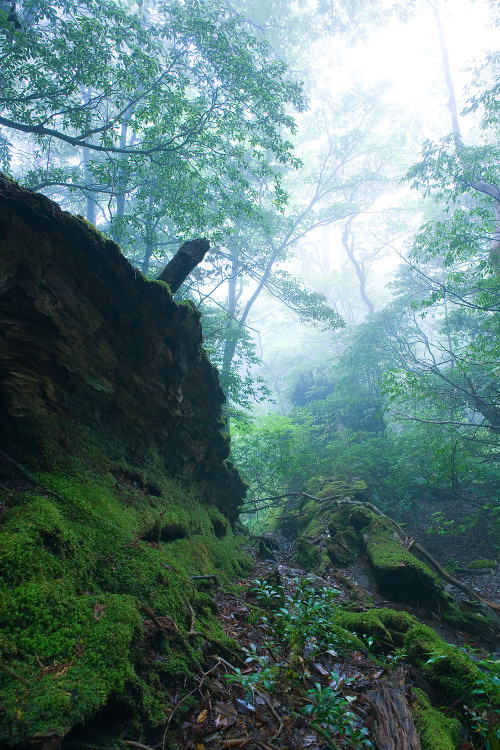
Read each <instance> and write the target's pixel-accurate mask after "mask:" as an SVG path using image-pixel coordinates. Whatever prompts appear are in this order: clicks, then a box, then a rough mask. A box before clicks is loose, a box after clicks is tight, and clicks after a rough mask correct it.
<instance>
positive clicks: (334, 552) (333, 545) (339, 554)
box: [325, 529, 361, 565]
mask: <svg viewBox="0 0 500 750" xmlns="http://www.w3.org/2000/svg"><path fill="white" fill-rule="evenodd" d="M325 546H326V549H327V553H328V557H329V558H330V560H331V561H332V563H334V564H336V565H345V564H346V563H349V562H353V561H354V560H355V559H356V558H357V557H358V555H359V553H360V551H361V543H360V540H359V537H358V535H357V534H356V532H355V531H354V530H353V529H346V530H345V531H338V532H337V533H336V534H335V535H334V536H333V537H331V538H330V539H327V540H326V541H325Z"/></svg>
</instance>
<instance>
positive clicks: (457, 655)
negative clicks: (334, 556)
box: [335, 607, 481, 703]
mask: <svg viewBox="0 0 500 750" xmlns="http://www.w3.org/2000/svg"><path fill="white" fill-rule="evenodd" d="M335 621H336V622H337V623H338V624H339V625H341V626H342V627H343V628H344V629H346V630H348V631H351V632H354V633H356V634H358V635H363V636H372V637H373V638H374V639H375V644H374V648H376V649H377V650H381V651H382V652H385V653H388V652H391V651H392V650H393V649H394V648H398V649H401V650H402V652H403V653H404V654H405V660H406V661H407V662H409V663H410V664H412V665H414V666H416V667H418V669H419V670H420V671H421V672H422V674H423V675H424V677H425V678H426V679H427V680H428V682H429V683H430V684H431V685H432V687H433V688H434V689H435V690H436V691H437V692H438V693H439V694H440V695H441V696H442V697H443V700H445V701H446V702H448V703H451V702H453V701H454V700H456V699H457V698H459V697H460V696H462V695H463V694H464V693H465V692H466V690H467V688H468V687H469V686H470V685H472V683H473V682H474V680H476V679H478V678H479V677H480V676H481V672H480V671H479V670H478V668H477V667H476V665H475V664H474V663H473V661H471V659H469V657H468V656H467V655H466V654H465V653H464V652H463V651H461V650H460V649H458V648H456V647H455V646H451V645H450V644H448V643H446V642H445V641H443V639H442V638H440V637H439V636H438V635H437V633H435V632H434V630H432V628H429V627H427V625H422V624H421V623H419V622H418V620H417V619H416V618H415V617H413V616H412V615H409V614H408V613H407V612H397V611H396V610H393V609H388V608H386V607H383V608H380V609H378V608H377V609H370V610H367V611H366V612H348V611H345V610H339V611H338V612H336V614H335Z"/></svg>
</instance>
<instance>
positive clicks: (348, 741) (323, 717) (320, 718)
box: [302, 672, 372, 748]
mask: <svg viewBox="0 0 500 750" xmlns="http://www.w3.org/2000/svg"><path fill="white" fill-rule="evenodd" d="M330 677H331V678H332V680H331V682H330V683H329V685H328V686H326V687H322V686H321V685H320V683H319V682H317V683H316V684H315V686H314V688H312V689H311V690H308V691H307V696H308V697H309V699H310V701H311V702H310V703H308V704H306V705H305V706H304V707H303V709H302V713H304V714H305V715H306V716H310V717H311V719H312V722H311V724H312V726H313V727H314V728H315V729H316V730H318V731H319V732H321V733H322V734H323V735H324V736H325V737H326V738H327V739H328V740H329V742H330V743H331V746H332V748H341V747H347V746H349V747H355V748H371V747H372V743H371V742H370V740H369V739H368V730H367V729H366V727H364V726H359V720H358V718H357V716H356V715H355V714H354V713H353V712H352V711H351V710H350V705H351V702H352V701H353V700H354V696H350V695H348V696H346V697H343V696H341V695H339V692H338V691H339V690H340V689H341V687H342V685H344V684H346V683H347V682H350V681H352V680H349V679H348V678H345V677H341V676H339V675H338V673H336V672H332V673H331V675H330Z"/></svg>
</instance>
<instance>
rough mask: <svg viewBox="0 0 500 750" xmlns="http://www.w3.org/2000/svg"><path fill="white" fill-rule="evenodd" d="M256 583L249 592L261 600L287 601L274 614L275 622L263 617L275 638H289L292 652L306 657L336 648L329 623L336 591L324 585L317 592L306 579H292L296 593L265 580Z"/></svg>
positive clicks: (287, 641)
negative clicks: (273, 585) (274, 586)
mask: <svg viewBox="0 0 500 750" xmlns="http://www.w3.org/2000/svg"><path fill="white" fill-rule="evenodd" d="M254 583H255V585H254V587H253V588H252V589H250V591H251V592H253V593H255V595H256V597H257V599H258V600H259V601H266V600H269V599H270V598H271V599H272V598H274V599H277V600H279V599H282V600H284V602H285V603H284V606H282V607H280V608H279V609H278V610H277V611H276V612H275V613H274V615H273V617H272V622H269V621H268V619H267V618H263V624H264V626H266V625H267V626H269V628H270V630H272V633H273V634H274V636H275V637H276V638H279V639H281V640H284V641H286V643H287V644H288V645H289V647H290V648H291V650H292V652H294V653H300V655H301V656H302V658H306V659H307V658H311V657H313V656H317V655H318V654H319V653H323V652H325V651H327V650H329V649H333V648H334V647H335V643H332V632H331V627H330V625H331V618H332V606H333V603H334V601H335V600H336V598H337V596H338V594H339V592H338V591H337V590H335V589H330V588H326V587H325V588H322V589H320V590H319V591H316V590H314V589H312V588H310V587H309V586H308V584H307V581H300V580H298V579H295V580H294V581H293V583H294V584H295V592H294V593H285V592H284V590H283V588H282V587H277V588H276V589H275V588H273V587H272V586H270V585H269V584H267V583H266V582H265V581H264V582H263V581H255V582H254Z"/></svg>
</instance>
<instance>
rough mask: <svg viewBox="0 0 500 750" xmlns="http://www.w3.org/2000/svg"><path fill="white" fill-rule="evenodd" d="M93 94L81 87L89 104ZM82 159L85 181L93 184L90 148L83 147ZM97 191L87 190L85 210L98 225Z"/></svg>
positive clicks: (89, 218) (86, 214) (87, 183)
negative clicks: (90, 167)
mask: <svg viewBox="0 0 500 750" xmlns="http://www.w3.org/2000/svg"><path fill="white" fill-rule="evenodd" d="M91 96H92V92H91V90H90V89H86V88H83V87H82V88H81V97H82V101H83V103H84V104H88V103H89V101H90V98H91ZM82 160H83V178H84V181H85V185H91V184H92V174H91V172H90V169H89V165H90V151H89V149H88V148H85V146H84V147H83V148H82ZM94 196H95V193H94V192H92V191H90V190H87V192H86V210H85V218H86V219H87V221H89V222H90V223H91V224H93V225H94V226H96V223H97V209H98V208H99V204H98V203H97V201H96V199H95V197H94Z"/></svg>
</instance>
